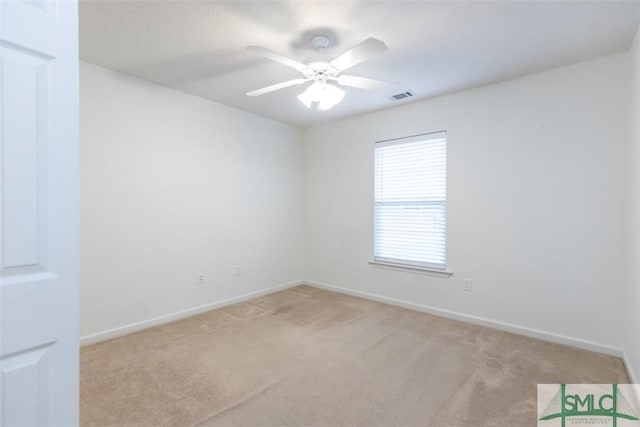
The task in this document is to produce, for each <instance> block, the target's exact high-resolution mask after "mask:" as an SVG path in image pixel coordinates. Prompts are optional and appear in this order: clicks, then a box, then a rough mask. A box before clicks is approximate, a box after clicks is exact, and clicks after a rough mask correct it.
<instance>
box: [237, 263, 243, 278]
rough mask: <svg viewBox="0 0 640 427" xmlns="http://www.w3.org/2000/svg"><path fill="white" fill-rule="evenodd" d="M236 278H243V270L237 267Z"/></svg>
mask: <svg viewBox="0 0 640 427" xmlns="http://www.w3.org/2000/svg"><path fill="white" fill-rule="evenodd" d="M236 276H242V268H241V267H240V266H239V265H236Z"/></svg>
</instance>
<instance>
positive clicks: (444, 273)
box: [369, 261, 453, 278]
mask: <svg viewBox="0 0 640 427" xmlns="http://www.w3.org/2000/svg"><path fill="white" fill-rule="evenodd" d="M369 265H371V266H372V267H375V268H384V269H387V270H395V271H404V272H406V273H416V274H426V275H428V276H435V277H445V278H448V277H451V276H453V271H448V270H436V269H434V268H426V267H414V266H410V265H402V264H393V263H390V262H380V261H369Z"/></svg>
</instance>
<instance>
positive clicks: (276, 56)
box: [247, 46, 307, 72]
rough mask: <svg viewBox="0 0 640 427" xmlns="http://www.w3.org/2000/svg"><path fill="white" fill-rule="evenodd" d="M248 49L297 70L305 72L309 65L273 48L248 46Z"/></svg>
mask: <svg viewBox="0 0 640 427" xmlns="http://www.w3.org/2000/svg"><path fill="white" fill-rule="evenodd" d="M247 50H248V51H249V52H253V53H256V54H258V55H262V56H264V57H265V58H269V59H271V60H272V61H276V62H279V63H281V64H284V65H286V66H287V67H291V68H295V69H296V70H298V71H300V72H303V71H304V70H306V69H307V66H306V65H305V64H303V63H302V62H298V61H296V60H295V59H291V58H288V57H286V56H284V55H282V54H280V53H278V52H274V51H272V50H271V49H267V48H266V47H262V46H247Z"/></svg>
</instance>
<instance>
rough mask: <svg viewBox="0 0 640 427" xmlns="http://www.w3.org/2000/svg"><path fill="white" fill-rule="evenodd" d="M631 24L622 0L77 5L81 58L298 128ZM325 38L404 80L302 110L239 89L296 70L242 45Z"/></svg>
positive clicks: (535, 62)
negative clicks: (374, 45)
mask: <svg viewBox="0 0 640 427" xmlns="http://www.w3.org/2000/svg"><path fill="white" fill-rule="evenodd" d="M637 26H638V2H636V1H626V2H616V1H588V2H587V1H584V2H583V1H567V2H559V1H544V2H543V1H513V2H507V1H498V2H478V1H473V2H452V1H443V2H436V1H398V0H396V1H337V2H335V1H310V0H298V1H286V2H285V1H266V0H265V1H259V0H255V1H139V0H136V1H121V0H118V1H115V0H106V1H105V0H101V1H95V0H83V1H81V3H80V56H81V59H83V60H85V61H88V62H92V63H94V64H98V65H102V66H105V67H108V68H112V69H115V70H118V71H122V72H124V73H127V74H130V75H133V76H136V77H140V78H142V79H146V80H149V81H152V82H156V83H159V84H162V85H165V86H168V87H171V88H174V89H178V90H181V91H184V92H188V93H191V94H195V95H198V96H202V97H204V98H207V99H211V100H213V101H218V102H220V103H223V104H226V105H229V106H232V107H236V108H239V109H242V110H245V111H250V112H253V113H256V114H259V115H262V116H265V117H269V118H273V119H276V120H280V121H283V122H287V123H291V124H294V125H297V126H301V127H306V126H310V125H314V124H318V123H322V122H327V121H331V120H336V119H339V118H343V117H347V116H350V115H355V114H360V113H364V112H369V111H373V110H379V109H383V108H389V107H393V106H397V105H401V104H402V103H406V102H411V101H407V100H404V101H397V102H394V101H391V100H390V99H389V96H390V95H392V94H393V93H396V92H400V91H402V90H408V89H409V90H412V91H413V92H415V94H416V97H415V98H411V100H412V101H413V100H421V99H426V98H430V97H434V96H438V95H443V94H447V93H451V92H455V91H459V90H463V89H468V88H472V87H477V86H481V85H485V84H489V83H493V82H497V81H501V80H507V79H512V78H515V77H519V76H523V75H526V74H531V73H535V72H539V71H543V70H548V69H552V68H556V67H559V66H563V65H568V64H572V63H576V62H580V61H584V60H588V59H592V58H596V57H599V56H603V55H607V54H612V53H616V52H621V51H624V50H626V49H628V48H629V45H630V43H631V41H632V38H633V36H634V33H635V30H636V28H637ZM316 33H321V34H326V35H328V36H329V37H330V38H331V40H332V45H331V46H329V48H328V49H327V51H326V53H327V54H328V55H330V56H332V57H335V56H338V55H339V54H340V53H342V52H344V51H346V50H348V49H349V48H351V47H352V46H353V45H355V44H357V43H359V42H361V41H363V40H364V39H366V38H367V37H376V38H378V39H380V40H383V41H384V42H385V43H386V44H387V46H388V47H389V50H388V51H387V52H385V53H383V54H381V55H378V56H376V57H374V58H372V59H371V60H369V61H366V62H364V63H362V64H359V65H356V66H355V67H353V68H351V69H350V70H349V72H348V73H349V74H353V75H358V76H363V77H370V78H376V79H382V80H388V81H394V82H398V83H400V85H399V86H398V90H397V91H396V90H393V91H387V92H384V91H382V92H369V91H364V90H360V89H355V88H346V92H347V94H346V96H345V99H344V100H343V101H342V103H341V104H339V105H337V106H336V107H334V108H333V109H331V110H329V111H321V112H318V111H315V110H308V109H307V108H305V107H304V106H303V105H302V104H301V103H300V102H299V101H298V100H297V99H296V96H297V95H298V94H299V93H300V92H302V91H303V89H304V88H303V87H300V86H296V87H291V88H287V89H284V90H280V91H277V92H273V93H270V94H266V95H263V96H260V97H248V96H245V93H246V92H247V91H250V90H253V89H257V88H260V87H263V86H267V85H270V84H274V83H278V82H281V81H284V80H289V79H293V78H297V77H299V74H298V72H297V71H295V70H293V69H290V68H287V67H285V66H284V65H281V64H279V63H275V62H272V61H269V60H267V59H263V58H261V57H259V56H256V55H254V54H252V53H250V52H247V51H246V50H245V47H246V46H249V45H263V46H266V47H268V48H270V49H273V50H275V51H277V52H280V53H283V54H285V55H288V56H290V57H292V58H294V59H296V60H299V61H303V62H304V61H307V60H309V59H311V58H313V56H314V52H313V51H312V50H311V48H310V44H309V39H310V38H311V36H312V35H314V34H316Z"/></svg>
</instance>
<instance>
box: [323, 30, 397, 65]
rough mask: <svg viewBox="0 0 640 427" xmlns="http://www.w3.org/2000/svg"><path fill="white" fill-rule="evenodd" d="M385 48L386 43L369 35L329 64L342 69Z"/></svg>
mask: <svg viewBox="0 0 640 427" xmlns="http://www.w3.org/2000/svg"><path fill="white" fill-rule="evenodd" d="M385 50H387V45H386V44H384V42H383V41H381V40H378V39H374V38H373V37H369V38H368V39H366V40H365V41H363V42H362V43H360V44H357V45H355V46H354V47H352V48H351V49H350V50H348V51H346V52H345V53H343V54H342V55H340V56H338V57H337V58H336V59H334V60H333V61H331V65H332V66H333V67H334V68H335V69H337V70H338V71H344V70H346V69H347V68H351V67H353V66H354V65H356V64H359V63H361V62H362V61H365V60H367V59H369V58H371V57H372V56H374V55H377V54H378V53H382V52H384V51H385Z"/></svg>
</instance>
